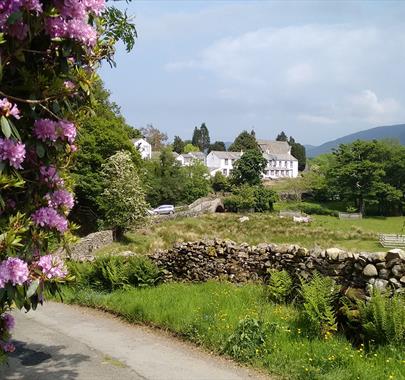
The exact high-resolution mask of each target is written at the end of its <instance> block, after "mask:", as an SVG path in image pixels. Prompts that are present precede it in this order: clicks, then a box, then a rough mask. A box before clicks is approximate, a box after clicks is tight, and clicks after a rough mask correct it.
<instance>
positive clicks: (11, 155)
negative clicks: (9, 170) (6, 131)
mask: <svg viewBox="0 0 405 380" xmlns="http://www.w3.org/2000/svg"><path fill="white" fill-rule="evenodd" d="M25 153H26V152H25V145H24V144H23V143H21V142H19V141H15V140H12V139H1V138H0V161H6V160H7V161H9V163H10V165H11V166H13V167H14V168H16V169H22V166H21V164H22V162H23V161H24V159H25Z"/></svg>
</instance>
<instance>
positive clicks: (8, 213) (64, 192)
mask: <svg viewBox="0 0 405 380" xmlns="http://www.w3.org/2000/svg"><path fill="white" fill-rule="evenodd" d="M120 15H121V16H120ZM127 20H128V19H127V16H126V14H125V13H124V12H121V11H120V10H119V9H116V8H115V9H112V8H105V0H46V1H45V0H0V235H1V236H0V364H1V362H2V359H3V358H4V353H6V352H13V351H14V349H15V347H14V345H13V344H12V343H11V342H10V338H11V333H10V330H12V329H13V327H14V319H13V318H12V316H11V315H10V314H7V312H8V311H9V310H11V309H12V308H14V307H17V308H19V309H22V308H25V309H26V310H27V311H29V310H30V309H35V308H36V307H37V305H38V304H41V303H42V302H43V299H44V297H43V295H44V292H45V290H47V291H49V292H50V293H51V294H56V292H57V290H58V285H59V284H60V283H62V282H65V281H68V279H69V278H68V273H67V270H66V267H65V266H64V263H63V261H62V260H61V259H60V258H59V257H56V256H55V255H53V254H52V250H53V249H55V250H56V249H57V248H60V247H62V246H65V247H66V246H67V245H68V244H70V243H71V242H72V240H74V238H73V236H72V234H71V233H70V231H69V227H72V226H73V224H69V222H68V219H67V218H68V215H69V212H70V211H71V210H72V208H73V207H74V203H75V202H74V196H73V194H72V193H71V191H70V190H71V184H72V181H71V180H70V178H69V166H70V164H71V163H72V161H73V160H72V154H73V153H74V152H75V151H76V150H77V147H76V145H75V140H76V136H77V129H76V127H77V124H78V120H81V117H82V116H83V115H84V116H88V115H89V114H91V109H92V105H93V101H94V99H93V97H92V96H91V93H92V91H93V89H94V87H95V84H96V83H97V81H98V76H97V75H96V73H95V69H96V68H97V67H99V63H100V62H101V61H102V60H108V61H109V62H110V63H111V62H112V57H113V54H114V45H115V44H116V43H117V41H118V40H120V39H123V40H125V39H127V41H125V43H126V45H127V47H128V46H130V47H129V49H131V48H132V46H133V43H134V39H135V35H136V31H135V27H134V26H133V25H132V24H131V23H128V21H127ZM127 27H129V30H128V28H127ZM131 36H132V37H131Z"/></svg>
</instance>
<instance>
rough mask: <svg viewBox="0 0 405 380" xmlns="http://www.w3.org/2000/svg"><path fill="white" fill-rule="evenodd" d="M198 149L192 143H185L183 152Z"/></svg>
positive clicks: (198, 149) (197, 150)
mask: <svg viewBox="0 0 405 380" xmlns="http://www.w3.org/2000/svg"><path fill="white" fill-rule="evenodd" d="M199 151H200V148H199V147H198V146H195V145H193V144H186V145H185V146H184V149H183V152H184V153H190V152H199Z"/></svg>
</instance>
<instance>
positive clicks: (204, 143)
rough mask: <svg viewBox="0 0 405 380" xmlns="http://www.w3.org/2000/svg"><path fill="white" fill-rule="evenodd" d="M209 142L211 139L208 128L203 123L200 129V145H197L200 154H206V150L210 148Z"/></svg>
mask: <svg viewBox="0 0 405 380" xmlns="http://www.w3.org/2000/svg"><path fill="white" fill-rule="evenodd" d="M210 142H211V139H210V133H209V131H208V128H207V126H206V125H205V123H202V124H201V127H200V145H199V148H200V150H201V152H206V151H207V150H208V148H209V147H210Z"/></svg>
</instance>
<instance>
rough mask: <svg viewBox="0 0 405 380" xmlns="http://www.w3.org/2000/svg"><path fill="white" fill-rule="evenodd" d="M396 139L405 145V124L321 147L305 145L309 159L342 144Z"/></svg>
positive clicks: (350, 136)
mask: <svg viewBox="0 0 405 380" xmlns="http://www.w3.org/2000/svg"><path fill="white" fill-rule="evenodd" d="M385 139H395V140H398V141H399V143H400V144H402V145H405V124H395V125H386V126H381V127H374V128H370V129H365V130H363V131H360V132H355V133H351V134H349V135H346V136H343V137H340V138H337V139H335V140H331V141H327V142H325V143H323V144H321V145H318V146H313V145H309V144H308V145H305V149H306V152H307V157H316V156H319V155H320V154H323V153H330V152H331V151H332V149H334V148H337V147H338V146H339V145H340V144H349V143H351V142H353V141H356V140H385Z"/></svg>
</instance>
